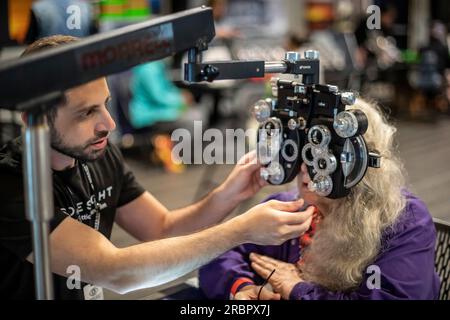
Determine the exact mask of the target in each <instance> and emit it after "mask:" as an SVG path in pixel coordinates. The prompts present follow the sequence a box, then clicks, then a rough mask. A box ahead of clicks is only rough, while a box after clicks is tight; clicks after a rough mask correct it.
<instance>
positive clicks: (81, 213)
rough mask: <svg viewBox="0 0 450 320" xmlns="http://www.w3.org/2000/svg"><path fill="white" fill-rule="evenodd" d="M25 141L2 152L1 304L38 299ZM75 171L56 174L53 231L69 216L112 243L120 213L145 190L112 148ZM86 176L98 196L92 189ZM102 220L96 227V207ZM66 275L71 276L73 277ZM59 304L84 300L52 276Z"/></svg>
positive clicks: (1, 150) (79, 292) (75, 290)
mask: <svg viewBox="0 0 450 320" xmlns="http://www.w3.org/2000/svg"><path fill="white" fill-rule="evenodd" d="M21 152H22V144H21V138H18V139H15V140H13V141H11V142H9V143H7V144H6V145H5V146H4V147H2V148H1V149H0V181H1V183H0V274H1V276H0V299H2V298H7V299H34V297H35V291H34V276H33V265H32V264H31V263H30V262H28V261H27V260H26V258H27V257H28V255H29V254H30V253H31V252H32V240H31V239H32V237H31V225H30V222H29V221H28V220H27V219H26V214H25V203H24V188H23V175H22V154H21ZM85 165H86V166H87V168H88V170H87V171H88V173H87V172H86V171H85V170H84V167H83V164H82V163H80V162H79V161H76V165H75V166H74V167H73V168H70V169H68V170H64V171H53V193H54V205H55V216H54V218H53V219H52V221H51V223H50V229H51V231H53V230H54V229H55V228H56V227H57V226H58V225H59V224H60V223H61V222H62V221H63V220H64V219H66V218H68V217H70V218H73V219H77V220H78V221H80V222H82V223H84V224H86V225H88V226H90V227H92V228H94V229H97V228H98V231H99V232H101V233H102V234H103V235H104V236H105V237H107V238H110V236H111V230H112V227H113V223H114V218H115V213H116V209H117V208H118V207H121V206H123V205H125V204H127V203H128V202H130V201H132V200H134V199H136V198H137V197H139V196H140V195H141V194H142V193H143V192H144V189H143V188H142V187H141V186H140V185H139V184H138V183H137V182H136V180H135V178H134V176H133V174H132V172H131V171H130V170H129V169H128V168H127V166H126V165H125V164H124V162H123V158H122V155H121V153H120V151H119V150H118V149H117V147H115V146H113V145H111V144H108V146H107V147H106V151H105V154H104V156H103V157H102V158H100V159H98V160H96V161H93V162H87V163H85ZM88 174H90V175H91V180H92V184H93V187H94V189H95V192H94V191H93V190H92V187H91V186H90V182H89V178H88ZM96 204H97V207H98V208H99V212H100V214H99V217H97V220H99V221H98V222H97V223H98V225H97V226H96V225H95V223H96V222H95V221H96V216H97V215H96V213H95V212H96V211H95V210H94V209H95V205H96ZM72 272H73V271H72V270H68V274H67V276H70V275H71V274H72ZM53 279H54V287H55V288H54V289H55V298H56V299H83V298H84V295H83V286H84V285H85V284H83V283H82V284H81V289H80V290H78V289H69V287H73V286H69V287H68V285H67V278H65V277H62V276H59V275H56V274H54V276H53Z"/></svg>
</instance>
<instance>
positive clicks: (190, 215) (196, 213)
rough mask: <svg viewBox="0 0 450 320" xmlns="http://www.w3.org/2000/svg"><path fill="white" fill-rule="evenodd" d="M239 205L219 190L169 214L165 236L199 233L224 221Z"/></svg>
mask: <svg viewBox="0 0 450 320" xmlns="http://www.w3.org/2000/svg"><path fill="white" fill-rule="evenodd" d="M238 204H239V203H238V202H237V201H234V200H233V199H230V198H227V196H226V195H225V193H224V192H223V191H222V190H221V189H220V187H219V188H217V189H215V190H213V191H212V192H211V193H209V194H208V195H207V196H206V197H205V198H203V199H202V200H200V201H198V202H196V203H194V204H192V205H190V206H187V207H184V208H181V209H177V210H172V211H171V212H169V213H168V215H167V218H166V222H165V230H166V232H165V236H178V235H183V234H187V233H190V232H194V231H198V230H201V229H204V228H207V227H209V226H212V225H214V224H216V223H218V222H220V221H222V220H223V219H224V218H225V217H226V216H227V215H228V214H229V213H231V211H233V209H234V208H236V206H237V205H238Z"/></svg>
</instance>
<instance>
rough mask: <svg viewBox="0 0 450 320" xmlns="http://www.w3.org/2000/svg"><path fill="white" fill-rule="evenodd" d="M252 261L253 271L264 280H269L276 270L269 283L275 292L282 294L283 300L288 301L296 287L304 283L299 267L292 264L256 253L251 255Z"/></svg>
mask: <svg viewBox="0 0 450 320" xmlns="http://www.w3.org/2000/svg"><path fill="white" fill-rule="evenodd" d="M250 260H251V261H252V264H251V266H252V268H253V270H255V271H256V273H258V274H259V275H260V276H261V277H262V278H263V279H267V277H268V276H269V275H270V273H271V272H272V271H273V270H274V269H275V272H274V273H273V274H272V276H271V277H270V279H269V281H268V282H269V283H270V285H271V286H272V288H273V290H274V291H275V292H277V293H279V294H281V297H283V299H286V300H288V299H289V295H290V294H291V291H292V289H293V288H294V286H295V285H296V284H297V283H299V282H302V281H303V280H302V278H301V277H300V271H299V270H298V269H297V266H296V265H294V264H292V263H286V262H283V261H280V260H277V259H273V258H270V257H267V256H262V255H259V254H256V253H251V254H250Z"/></svg>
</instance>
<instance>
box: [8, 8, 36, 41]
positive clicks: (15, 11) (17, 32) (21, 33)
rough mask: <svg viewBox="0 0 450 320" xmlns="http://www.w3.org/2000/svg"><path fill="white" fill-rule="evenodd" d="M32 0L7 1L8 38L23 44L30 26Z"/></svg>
mask: <svg viewBox="0 0 450 320" xmlns="http://www.w3.org/2000/svg"><path fill="white" fill-rule="evenodd" d="M32 3H33V0H8V17H9V19H8V22H9V23H8V24H9V38H10V39H11V40H15V41H17V42H18V43H23V42H24V40H25V37H26V35H27V32H28V28H29V25H30V12H31V5H32Z"/></svg>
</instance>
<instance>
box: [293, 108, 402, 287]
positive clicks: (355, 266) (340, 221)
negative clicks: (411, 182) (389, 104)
mask: <svg viewBox="0 0 450 320" xmlns="http://www.w3.org/2000/svg"><path fill="white" fill-rule="evenodd" d="M348 109H360V110H362V111H363V112H364V113H365V114H366V115H367V118H368V122H369V126H368V129H367V132H366V133H365V134H364V138H365V140H366V143H367V147H368V149H369V150H377V151H378V152H379V153H380V155H381V168H377V169H375V168H368V170H367V173H366V175H365V176H364V178H363V179H362V180H361V182H360V183H359V184H357V185H356V186H355V187H353V188H352V190H351V192H350V194H349V195H348V196H347V197H345V198H342V199H338V200H334V201H330V203H331V205H329V206H328V210H327V212H325V213H323V214H324V219H323V220H322V221H321V223H320V224H319V226H318V228H317V232H316V234H315V235H314V239H313V241H312V244H311V245H310V247H309V248H308V249H307V250H306V251H305V253H304V264H303V265H302V267H301V272H302V274H303V278H304V279H305V280H307V281H311V282H314V283H317V284H320V285H322V286H323V287H325V288H327V289H329V290H332V291H337V290H339V291H347V290H351V289H354V288H355V287H357V286H359V284H360V283H361V281H362V278H363V275H364V273H365V272H366V270H365V268H366V267H367V266H368V265H370V264H371V263H372V262H373V261H374V260H375V258H376V257H377V255H378V253H379V252H380V249H381V237H382V234H383V232H384V231H386V229H387V228H389V227H392V226H393V224H394V223H395V222H396V220H397V218H398V217H399V215H400V214H401V212H402V210H403V209H404V207H405V203H406V200H405V197H404V196H403V195H402V188H403V187H404V186H405V176H404V170H403V164H402V162H401V161H400V159H399V158H398V156H397V152H396V147H395V146H394V135H395V133H396V128H395V127H394V126H392V125H390V124H389V123H388V121H387V120H386V118H385V117H384V116H383V113H382V112H381V110H380V109H379V107H378V106H377V105H375V104H373V103H369V102H366V101H364V100H362V99H357V101H356V103H355V104H354V105H353V106H352V107H349V108H348Z"/></svg>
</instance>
